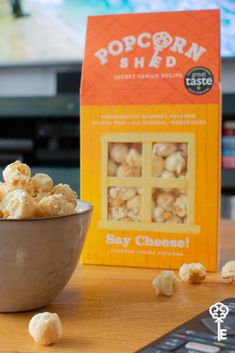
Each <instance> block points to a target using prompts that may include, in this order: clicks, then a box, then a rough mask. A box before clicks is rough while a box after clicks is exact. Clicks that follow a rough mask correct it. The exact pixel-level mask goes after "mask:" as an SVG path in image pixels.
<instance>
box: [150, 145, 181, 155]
mask: <svg viewBox="0 0 235 353" xmlns="http://www.w3.org/2000/svg"><path fill="white" fill-rule="evenodd" d="M176 149H177V147H176V144H175V143H155V144H154V145H153V150H152V154H153V157H155V156H160V157H168V156H170V155H171V154H172V153H174V152H175V151H176Z"/></svg>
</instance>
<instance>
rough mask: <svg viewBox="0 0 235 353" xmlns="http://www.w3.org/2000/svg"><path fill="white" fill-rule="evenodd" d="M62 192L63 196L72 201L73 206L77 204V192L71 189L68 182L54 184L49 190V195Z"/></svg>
mask: <svg viewBox="0 0 235 353" xmlns="http://www.w3.org/2000/svg"><path fill="white" fill-rule="evenodd" d="M55 194H62V195H63V196H64V198H65V199H66V200H67V201H68V202H70V203H72V204H73V205H74V207H76V206H77V194H76V192H75V191H73V190H72V189H71V187H70V186H69V185H68V184H61V183H60V184H58V185H55V186H54V187H53V189H52V191H51V195H55Z"/></svg>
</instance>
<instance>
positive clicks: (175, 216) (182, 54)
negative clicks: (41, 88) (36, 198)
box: [81, 10, 221, 270]
mask: <svg viewBox="0 0 235 353" xmlns="http://www.w3.org/2000/svg"><path fill="white" fill-rule="evenodd" d="M220 121H221V117H220V21H219V11H218V10H209V11H183V12H170V13H148V14H131V15H110V16H94V17H89V19H88V27H87V38H86V49H85V59H84V63H83V71H82V86H81V197H82V198H83V199H85V200H89V201H90V202H91V203H93V205H94V215H93V219H92V223H91V227H90V230H89V233H88V236H87V240H86V242H85V246H84V249H83V253H82V262H83V263H92V264H107V265H121V266H139V267H157V268H179V266H181V265H182V264H183V263H185V262H187V263H189V262H201V263H202V264H203V265H204V266H205V267H206V269H207V270H216V268H217V243H218V218H219V196H220Z"/></svg>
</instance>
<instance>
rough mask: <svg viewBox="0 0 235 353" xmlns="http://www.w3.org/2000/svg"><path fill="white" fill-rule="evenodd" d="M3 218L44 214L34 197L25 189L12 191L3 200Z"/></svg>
mask: <svg viewBox="0 0 235 353" xmlns="http://www.w3.org/2000/svg"><path fill="white" fill-rule="evenodd" d="M1 212H2V214H3V218H12V219H22V218H33V217H40V216H42V214H41V211H40V208H39V207H38V205H37V203H36V202H35V201H34V199H33V198H32V197H31V196H30V195H29V194H28V193H27V192H26V191H24V190H13V191H10V192H9V193H8V194H7V195H6V196H5V197H4V198H3V200H2V203H1Z"/></svg>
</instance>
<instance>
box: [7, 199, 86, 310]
mask: <svg viewBox="0 0 235 353" xmlns="http://www.w3.org/2000/svg"><path fill="white" fill-rule="evenodd" d="M91 214H92V206H91V205H90V204H89V203H86V202H83V201H80V202H79V206H78V213H76V214H74V215H70V216H62V217H52V218H38V219H31V220H0V312H11V311H24V310H31V309H36V308H39V307H42V306H45V305H47V304H49V303H50V302H51V301H52V299H53V298H55V296H56V295H57V294H58V293H59V292H60V291H61V290H62V289H63V288H64V286H65V285H66V283H67V282H68V280H69V279H70V277H71V275H72V273H73V271H74V269H75V267H76V264H77V262H78V259H79V256H80V253H81V250H82V246H83V243H84V240H85V236H86V233H87V229H88V227H89V223H90V218H91Z"/></svg>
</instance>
